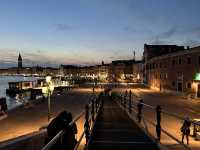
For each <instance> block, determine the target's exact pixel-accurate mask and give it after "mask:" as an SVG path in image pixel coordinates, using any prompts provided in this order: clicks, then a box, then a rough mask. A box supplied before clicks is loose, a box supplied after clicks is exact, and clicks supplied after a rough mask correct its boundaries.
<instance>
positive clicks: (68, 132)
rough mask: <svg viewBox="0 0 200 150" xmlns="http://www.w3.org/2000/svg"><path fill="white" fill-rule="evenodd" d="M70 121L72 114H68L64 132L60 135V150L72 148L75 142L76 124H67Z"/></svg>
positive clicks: (71, 149) (70, 149) (72, 149)
mask: <svg viewBox="0 0 200 150" xmlns="http://www.w3.org/2000/svg"><path fill="white" fill-rule="evenodd" d="M70 122H72V114H71V113H69V114H68V120H67V124H68V125H67V126H65V128H64V134H63V136H62V141H61V143H62V148H61V149H62V150H74V147H75V145H76V143H77V140H76V134H77V126H76V124H75V123H74V124H72V125H69V123H70Z"/></svg>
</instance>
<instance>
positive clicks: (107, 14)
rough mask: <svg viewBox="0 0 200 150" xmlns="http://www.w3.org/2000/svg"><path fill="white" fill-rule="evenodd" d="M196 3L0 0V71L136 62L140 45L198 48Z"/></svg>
mask: <svg viewBox="0 0 200 150" xmlns="http://www.w3.org/2000/svg"><path fill="white" fill-rule="evenodd" d="M199 6H200V1H199V0H137V1H136V0H1V1H0V22H1V25H0V67H1V68H2V67H8V66H15V65H16V57H17V56H18V53H19V51H20V52H21V54H22V57H23V58H24V63H25V64H26V65H36V64H39V65H43V66H46V65H54V64H61V63H62V64H85V65H89V64H93V63H95V64H98V63H100V62H101V61H102V60H104V61H105V62H110V61H112V60H115V59H130V58H132V57H133V51H134V50H135V51H136V55H137V58H138V59H140V58H141V56H142V52H143V46H144V43H148V44H178V45H185V46H186V45H190V46H197V45H200V18H199V16H200V11H199Z"/></svg>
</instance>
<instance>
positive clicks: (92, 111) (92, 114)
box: [91, 99, 94, 122]
mask: <svg viewBox="0 0 200 150" xmlns="http://www.w3.org/2000/svg"><path fill="white" fill-rule="evenodd" d="M91 116H92V122H93V121H94V99H92V109H91Z"/></svg>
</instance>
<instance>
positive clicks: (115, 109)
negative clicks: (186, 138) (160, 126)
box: [88, 97, 158, 150]
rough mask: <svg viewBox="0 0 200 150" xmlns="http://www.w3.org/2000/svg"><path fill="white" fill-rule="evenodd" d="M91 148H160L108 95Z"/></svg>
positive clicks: (123, 149)
mask: <svg viewBox="0 0 200 150" xmlns="http://www.w3.org/2000/svg"><path fill="white" fill-rule="evenodd" d="M91 139H92V140H91V141H90V143H89V147H88V149H89V150H111V149H115V150H129V149H130V150H133V149H136V150H137V149H139V150H147V149H148V150H158V148H157V146H156V144H155V143H154V142H153V141H152V140H151V139H150V138H149V137H148V136H147V135H146V134H145V133H144V132H143V131H142V130H141V129H140V128H139V127H138V126H137V125H136V124H135V123H134V122H133V121H132V120H131V119H130V118H129V117H128V115H127V114H126V112H125V111H123V110H122V109H121V108H120V107H119V106H118V105H117V104H116V103H115V102H113V101H111V100H110V99H109V98H108V97H106V98H105V100H104V107H103V110H102V113H101V114H100V115H99V116H98V118H97V121H96V123H95V125H94V130H93V133H92V138H91Z"/></svg>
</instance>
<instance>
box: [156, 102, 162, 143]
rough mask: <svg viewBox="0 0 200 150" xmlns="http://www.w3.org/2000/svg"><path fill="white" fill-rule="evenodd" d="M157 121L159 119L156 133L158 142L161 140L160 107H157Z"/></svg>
mask: <svg viewBox="0 0 200 150" xmlns="http://www.w3.org/2000/svg"><path fill="white" fill-rule="evenodd" d="M156 119H157V124H156V133H157V138H158V141H160V138H161V107H160V106H159V105H158V106H157V107H156Z"/></svg>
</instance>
